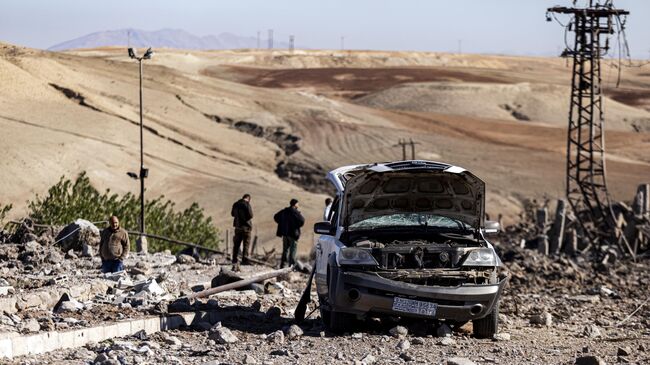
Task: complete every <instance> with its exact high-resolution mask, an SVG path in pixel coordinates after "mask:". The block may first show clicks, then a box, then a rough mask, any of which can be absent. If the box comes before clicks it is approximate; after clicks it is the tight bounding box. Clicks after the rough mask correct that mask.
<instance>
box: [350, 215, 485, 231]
mask: <svg viewBox="0 0 650 365" xmlns="http://www.w3.org/2000/svg"><path fill="white" fill-rule="evenodd" d="M391 227H426V228H431V229H432V230H433V229H436V228H438V229H443V230H451V231H456V230H458V231H468V230H471V228H472V227H471V226H470V225H468V224H466V223H464V222H462V221H459V220H457V219H453V218H449V217H445V216H441V215H436V214H422V213H398V214H387V215H380V216H376V217H370V218H367V219H364V220H361V221H359V222H355V223H354V224H351V225H350V227H349V229H350V230H351V231H361V230H367V229H377V228H391Z"/></svg>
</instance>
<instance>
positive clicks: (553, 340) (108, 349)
mask: <svg viewBox="0 0 650 365" xmlns="http://www.w3.org/2000/svg"><path fill="white" fill-rule="evenodd" d="M516 236H517V232H516V231H514V230H510V231H509V233H504V234H502V235H501V236H500V237H498V238H496V239H495V241H498V243H497V248H498V251H499V252H500V256H501V257H502V259H503V261H504V263H505V265H506V267H507V268H508V271H509V273H510V276H511V279H510V283H509V285H508V287H507V289H506V290H505V293H504V295H503V298H502V302H501V307H500V308H501V314H500V330H499V334H498V335H496V336H495V338H493V339H476V338H474V337H473V336H472V335H471V332H472V331H471V323H470V324H467V325H465V326H463V327H461V328H459V329H454V330H453V331H452V330H451V329H450V328H449V327H447V326H446V325H445V324H444V323H427V322H422V321H404V320H403V321H398V320H397V319H384V320H379V319H370V320H368V321H366V322H365V323H363V324H360V325H358V326H356V327H354V328H352V327H351V329H350V332H349V333H346V334H343V335H335V334H332V333H329V332H328V331H326V330H325V328H324V327H323V325H322V322H321V320H320V318H319V312H318V310H315V311H314V312H313V313H312V314H311V316H310V317H309V318H308V319H307V320H306V321H305V322H303V323H301V324H300V326H296V325H294V324H293V311H294V309H295V307H296V305H297V303H298V300H299V298H300V295H301V292H302V290H303V288H304V287H305V283H306V280H307V274H305V273H299V272H293V273H290V274H288V275H285V276H282V277H280V278H278V279H272V280H269V281H268V283H267V284H266V285H265V286H261V285H259V286H254V287H252V288H247V290H243V291H227V292H223V293H220V294H217V295H214V296H212V297H210V298H209V299H208V298H204V299H200V300H196V302H195V303H191V302H190V304H192V306H193V307H192V308H201V309H203V310H214V311H220V312H228V313H231V314H232V315H231V316H229V317H227V319H226V320H224V321H223V322H220V323H218V324H216V325H211V324H208V323H206V322H203V323H196V324H194V325H193V326H191V327H188V328H181V329H179V330H172V331H167V332H160V333H155V334H147V333H144V332H140V333H138V334H136V335H135V336H131V337H127V338H115V339H112V340H107V341H104V342H101V343H91V344H89V345H87V346H85V347H82V348H76V349H67V350H60V351H55V352H52V353H47V354H43V355H38V356H28V357H19V358H15V359H12V360H10V361H5V363H10V364H147V363H149V364H154V363H165V364H166V363H172V364H173V363H176V364H221V363H224V364H255V363H257V364H289V363H291V364H295V363H310V364H311V363H314V364H324V363H346V364H358V363H362V364H371V363H375V364H392V363H429V364H472V363H474V364H490V363H500V364H521V363H529V364H574V363H575V364H603V363H636V364H645V363H649V362H650V320H649V319H648V318H649V315H650V305H648V298H650V297H648V293H647V291H646V290H645V289H646V288H647V287H648V284H649V283H650V270H649V268H650V265H649V262H648V260H647V258H644V257H642V258H639V259H638V260H637V262H632V261H630V260H616V261H613V262H607V263H605V264H603V263H598V264H593V263H592V262H591V261H588V260H586V259H585V258H584V257H581V256H575V255H574V256H566V255H564V254H561V255H555V256H553V255H551V256H545V255H542V254H540V253H539V252H538V251H537V250H532V249H526V248H522V247H520V245H518V244H513V242H517V241H518V239H519V238H518V237H516ZM32 238H33V237H32ZM36 244H38V245H40V246H39V247H40V249H42V250H46V251H47V250H49V251H54V252H56V250H57V248H56V247H52V246H47V245H41V244H40V243H38V241H36ZM10 245H15V247H16V250H17V251H19V252H20V253H19V255H18V257H19V258H16V259H15V260H13V261H11V260H8V261H4V262H3V265H2V266H3V268H2V270H3V273H5V277H8V278H9V280H8V281H10V282H14V283H16V281H15V278H16V277H19V276H20V275H14V276H11V275H9V276H7V275H6V273H12V272H14V271H12V270H13V269H16V268H20V270H24V269H25V268H24V266H25V264H24V263H23V261H21V258H22V259H25V257H26V256H25V255H24V254H22V253H23V252H27V250H29V249H30V248H29V247H30V246H34V244H33V243H25V244H20V243H13V244H4V245H2V246H3V247H2V248H3V249H7V247H14V246H10ZM12 249H13V248H12ZM37 249H38V248H37ZM50 254H51V252H50ZM79 254H80V256H81V253H79ZM35 256H36V257H41V256H40V255H39V254H36V255H35ZM68 256H70V254H68ZM150 256H152V257H153V255H150ZM29 257H32V258H33V257H34V255H31V256H29ZM45 257H47V256H45ZM163 257H168V256H161V255H158V256H157V259H156V260H157V261H158V262H160V261H161V260H162V258H163ZM135 258H138V256H135ZM139 259H140V261H141V262H145V261H147V260H144V259H143V257H140V258H139ZM172 259H173V260H171V261H173V263H169V264H168V265H167V266H164V267H158V268H155V267H154V268H151V266H154V265H151V264H148V265H144V264H137V263H135V262H130V263H128V264H127V272H126V273H122V274H120V275H114V276H110V275H103V276H102V275H101V274H99V272H98V270H97V267H98V265H92V264H91V263H93V261H92V258H83V257H81V258H70V259H68V260H62V261H61V262H66V263H67V264H69V265H72V270H71V271H72V272H75V270H74V268H77V267H79V266H81V267H84V270H83V274H81V273H80V275H79V277H78V278H76V279H75V280H81V278H85V280H91V279H90V278H95V279H94V280H100V281H102V282H103V283H104V284H105V285H106V288H107V289H106V290H105V293H104V296H101V295H95V296H94V297H93V298H91V299H89V300H86V301H78V302H77V301H76V300H75V299H74V298H71V299H70V300H69V301H68V303H67V304H66V306H65V307H66V308H67V307H71V308H67V309H64V310H60V309H55V308H46V309H42V308H29V307H27V308H24V309H20V310H18V311H17V312H16V313H6V312H5V314H4V315H3V316H2V325H3V330H4V331H16V332H21V333H30V332H38V331H45V330H50V329H65V328H72V327H78V326H89V325H93V324H96V323H101V322H107V321H108V322H116V321H117V322H119V321H121V320H125V319H128V318H137V317H138V316H145V315H151V314H160V313H165V312H168V311H169V312H173V311H175V310H182V309H183V308H182V306H179V305H178V303H177V305H176V306H174V305H172V306H168V305H167V304H168V303H170V302H171V303H173V299H174V298H177V297H178V296H181V295H183V294H187V293H189V292H191V291H192V290H199V289H201V288H202V287H207V286H209V285H210V279H211V278H212V277H214V276H215V275H217V274H218V273H219V272H220V271H221V270H222V269H226V270H225V271H224V272H226V273H228V274H229V275H232V273H230V272H229V271H228V270H229V269H231V267H230V265H226V264H225V263H222V265H219V261H220V260H219V258H217V257H213V258H212V259H211V260H204V259H201V260H200V261H199V262H196V261H195V259H192V258H191V257H188V256H179V257H176V258H174V257H173V256H172ZM162 261H164V260H162ZM34 262H38V260H36V261H34ZM12 265H13V267H12V268H10V267H8V266H12ZM76 265H79V266H76ZM47 267H50V265H49V264H47V261H43V263H41V264H40V265H36V266H35V267H34V268H33V269H34V270H37V271H39V270H40V271H43V270H45V268H47ZM54 267H56V265H54ZM138 268H139V269H144V271H145V272H146V275H145V273H143V272H142V271H139V269H138ZM68 269H70V268H68ZM16 270H18V269H16ZM265 270H270V268H268V267H263V266H242V267H241V271H240V272H239V273H235V274H236V275H240V276H242V277H246V276H251V275H253V274H257V273H259V272H262V271H265ZM77 271H80V270H78V269H77ZM21 272H22V271H21ZM163 272H164V273H165V274H162V273H163ZM56 274H59V273H56ZM152 278H153V279H156V278H157V279H158V281H160V283H159V285H157V287H158V288H159V289H160V290H159V289H158V288H156V286H154V287H153V288H151V287H150V286H151V283H152ZM158 281H156V283H158ZM129 282H131V283H132V284H129ZM139 282H145V283H148V285H149V286H148V288H149V289H146V290H145V289H142V288H140V289H136V287H137V285H138V284H135V283H139ZM50 285H51V284H50ZM44 286H49V285H47V281H46V284H44ZM121 286H123V287H124V289H119V288H120V287H121ZM37 289H38V288H37ZM13 290H14V293H13V295H17V294H20V292H22V291H24V290H26V289H18V288H13ZM29 290H35V289H27V291H29ZM120 290H121V291H120ZM15 291H18V292H19V293H15ZM143 292H145V293H146V294H142V293H143ZM7 295H9V296H11V295H12V294H9V293H8V294H7ZM122 297H123V300H119V299H120V298H122ZM102 298H103V299H110V301H107V302H105V303H102V302H101V300H100V299H102ZM138 298H139V299H138ZM143 298H144V300H142V299H143ZM314 298H315V295H312V299H314ZM315 308H316V303H315V302H314V301H312V303H310V305H309V311H308V313H309V312H310V311H311V310H312V309H315Z"/></svg>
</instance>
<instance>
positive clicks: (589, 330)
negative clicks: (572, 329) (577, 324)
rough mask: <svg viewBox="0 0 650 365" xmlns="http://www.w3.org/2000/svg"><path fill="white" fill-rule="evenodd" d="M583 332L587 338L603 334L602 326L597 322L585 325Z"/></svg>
mask: <svg viewBox="0 0 650 365" xmlns="http://www.w3.org/2000/svg"><path fill="white" fill-rule="evenodd" d="M582 334H583V335H584V336H585V337H587V338H598V337H601V336H602V333H601V332H600V328H598V326H596V325H595V324H590V325H587V326H585V327H584V329H583V330H582Z"/></svg>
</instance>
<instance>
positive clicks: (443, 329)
mask: <svg viewBox="0 0 650 365" xmlns="http://www.w3.org/2000/svg"><path fill="white" fill-rule="evenodd" d="M436 335H437V336H438V337H448V336H451V328H449V326H448V325H446V324H445V323H443V324H441V325H440V326H438V328H437V329H436Z"/></svg>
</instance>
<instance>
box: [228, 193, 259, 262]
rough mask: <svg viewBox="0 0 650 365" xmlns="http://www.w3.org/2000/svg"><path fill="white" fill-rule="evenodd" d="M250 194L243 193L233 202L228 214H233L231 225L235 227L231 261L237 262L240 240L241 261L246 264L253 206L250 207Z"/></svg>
mask: <svg viewBox="0 0 650 365" xmlns="http://www.w3.org/2000/svg"><path fill="white" fill-rule="evenodd" d="M250 201H251V196H250V194H244V196H243V197H242V198H241V199H239V200H237V201H236V202H235V204H233V205H232V210H231V211H230V215H232V216H233V218H234V219H233V223H232V225H233V226H234V227H235V236H234V237H233V247H232V263H233V264H237V262H238V258H237V257H238V256H239V247H240V246H241V243H242V241H243V242H244V247H243V250H242V260H241V263H242V264H244V265H248V264H249V262H248V246H249V245H250V242H251V231H252V230H253V223H252V222H251V219H253V208H251V204H250Z"/></svg>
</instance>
